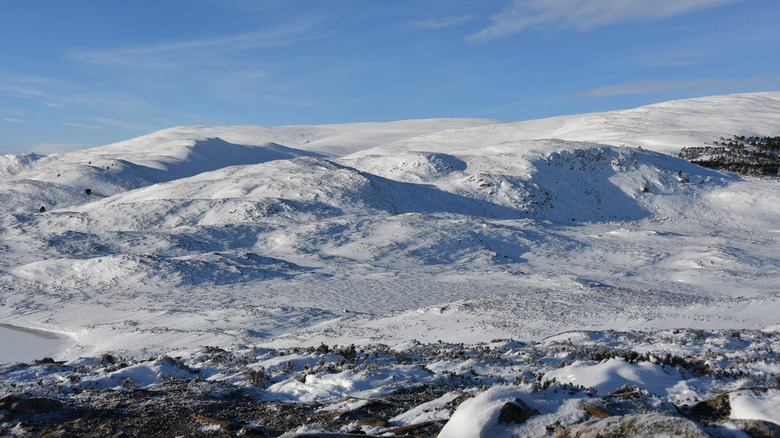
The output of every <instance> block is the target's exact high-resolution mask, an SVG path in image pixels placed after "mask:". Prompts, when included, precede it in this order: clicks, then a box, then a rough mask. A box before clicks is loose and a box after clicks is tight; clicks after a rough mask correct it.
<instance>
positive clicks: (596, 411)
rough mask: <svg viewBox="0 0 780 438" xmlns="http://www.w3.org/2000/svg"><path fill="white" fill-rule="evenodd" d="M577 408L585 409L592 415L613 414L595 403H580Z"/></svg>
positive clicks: (609, 415)
mask: <svg viewBox="0 0 780 438" xmlns="http://www.w3.org/2000/svg"><path fill="white" fill-rule="evenodd" d="M579 410H581V411H585V412H587V413H589V414H590V415H592V416H594V417H611V416H613V415H615V414H613V413H612V412H610V411H608V410H607V409H604V408H602V407H601V406H596V405H582V406H580V407H579Z"/></svg>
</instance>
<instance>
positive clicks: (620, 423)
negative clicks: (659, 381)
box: [555, 413, 709, 438]
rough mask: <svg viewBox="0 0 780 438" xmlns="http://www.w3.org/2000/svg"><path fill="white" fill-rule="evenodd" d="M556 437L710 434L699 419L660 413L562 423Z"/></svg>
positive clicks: (702, 436) (702, 437)
mask: <svg viewBox="0 0 780 438" xmlns="http://www.w3.org/2000/svg"><path fill="white" fill-rule="evenodd" d="M555 436H556V438H597V437H600V438H613V437H614V438H618V437H647V436H680V437H688V438H707V437H709V435H708V434H707V433H706V432H705V431H704V430H702V429H701V427H699V425H697V424H696V423H694V422H692V421H690V420H688V419H685V418H682V417H671V416H667V415H661V414H658V413H650V414H638V415H623V416H612V417H606V418H598V419H593V420H590V421H586V422H585V423H582V424H578V425H576V426H572V427H570V428H563V427H562V426H561V427H558V428H557V429H556V430H555Z"/></svg>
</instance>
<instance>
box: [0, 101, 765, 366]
mask: <svg viewBox="0 0 780 438" xmlns="http://www.w3.org/2000/svg"><path fill="white" fill-rule="evenodd" d="M779 131H780V93H753V94H742V95H730V96H716V97H709V98H700V99H688V100H681V101H672V102H665V103H661V104H657V105H650V106H646V107H641V108H637V109H632V110H623V111H612V112H608V113H598V114H586V115H576V116H564V117H555V118H550V119H544V120H535V121H526V122H516V123H507V122H500V121H495V120H476V119H433V120H410V121H400V122H392V123H360V124H347V125H325V126H301V127H295V126H293V127H277V128H266V127H254V126H246V127H240V126H239V127H177V128H171V129H167V130H163V131H159V132H156V133H153V134H149V135H146V136H143V137H139V138H135V139H132V140H128V141H124V142H120V143H116V144H112V145H107V146H102V147H97V148H92V149H86V150H81V151H74V152H62V153H58V154H53V155H50V156H40V155H35V154H21V155H6V156H2V157H0V175H1V176H2V178H1V179H0V236H1V239H0V254H2V257H0V290H1V291H2V295H0V330H1V331H2V334H3V335H4V337H5V338H6V339H9V340H10V339H15V335H12V334H17V335H18V336H23V335H25V336H27V335H30V333H32V335H34V336H33V338H34V339H35V340H37V341H35V342H33V341H31V343H30V344H28V348H20V349H18V350H15V351H12V350H11V349H10V348H11V347H6V350H5V352H3V353H0V362H5V361H13V360H28V359H31V358H35V357H42V356H44V355H51V356H53V357H55V358H58V359H59V358H61V359H66V360H71V359H75V358H77V357H79V356H94V355H98V354H101V353H104V352H112V353H114V354H116V353H120V354H124V355H128V356H134V355H136V356H139V355H146V354H160V353H164V352H168V351H172V350H178V349H190V348H196V347H198V346H203V345H214V346H222V347H230V346H236V345H239V344H241V345H256V346H275V347H291V348H292V347H296V346H299V347H300V346H316V345H319V344H320V343H326V344H332V343H334V342H336V343H338V344H341V345H346V344H352V343H355V344H358V345H369V344H371V345H375V344H390V345H395V344H402V343H404V342H407V341H408V340H410V339H416V340H417V341H419V342H423V343H427V342H431V343H435V342H440V341H444V342H450V343H460V342H466V343H472V344H473V343H479V342H489V341H491V340H493V339H508V338H511V339H517V340H521V341H540V340H542V339H544V338H546V337H549V336H553V335H556V334H559V333H562V332H566V331H572V330H624V331H625V330H642V331H648V330H661V329H672V328H674V329H707V330H716V329H760V330H765V331H767V332H772V333H776V332H777V331H778V330H780V317H778V315H780V303H779V302H778V300H780V251H778V250H779V249H780V184H778V183H777V182H776V181H770V180H747V179H743V178H740V177H738V176H736V175H733V174H728V173H724V172H719V171H715V170H711V169H705V168H702V167H698V166H695V165H693V164H690V163H688V162H686V161H683V160H681V159H679V158H677V153H678V152H679V150H680V148H682V147H690V146H699V145H703V144H704V143H705V142H711V141H714V140H717V139H718V138H720V137H722V136H731V135H734V134H743V135H777V134H778V133H780V132H779ZM41 207H43V208H41ZM41 210H44V211H41ZM42 334H43V335H46V336H48V338H47V339H45V342H43V341H42V340H41V339H42V338H41V335H42ZM33 338H31V339H33ZM6 342H11V341H6ZM774 366H775V367H777V364H775V365H774Z"/></svg>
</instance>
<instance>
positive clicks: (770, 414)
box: [729, 389, 780, 424]
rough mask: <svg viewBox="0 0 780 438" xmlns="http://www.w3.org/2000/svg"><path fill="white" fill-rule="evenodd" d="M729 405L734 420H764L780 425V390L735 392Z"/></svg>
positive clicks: (730, 398)
mask: <svg viewBox="0 0 780 438" xmlns="http://www.w3.org/2000/svg"><path fill="white" fill-rule="evenodd" d="M729 403H730V404H731V415H730V418H732V419H735V420H764V421H771V422H772V423H775V424H780V389H768V390H766V391H765V392H759V391H751V390H743V391H738V392H733V393H731V394H729Z"/></svg>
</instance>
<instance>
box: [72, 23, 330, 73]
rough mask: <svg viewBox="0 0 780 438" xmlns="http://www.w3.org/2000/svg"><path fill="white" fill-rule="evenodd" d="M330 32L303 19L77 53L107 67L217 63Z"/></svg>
mask: <svg viewBox="0 0 780 438" xmlns="http://www.w3.org/2000/svg"><path fill="white" fill-rule="evenodd" d="M329 34H330V32H329V31H318V30H316V29H315V28H314V23H309V22H304V23H298V24H296V25H287V26H279V27H277V28H273V29H265V30H262V31H256V32H248V33H241V34H237V35H230V36H219V37H213V38H201V39H192V40H183V41H174V42H162V43H158V44H152V45H145V46H135V47H122V48H115V49H110V50H96V51H83V52H79V53H77V54H76V55H75V56H76V58H78V59H81V60H83V61H85V62H88V63H90V64H93V65H101V66H106V67H122V68H127V67H130V68H145V69H161V68H174V67H181V66H187V65H193V64H216V63H220V62H223V61H224V60H225V59H226V58H228V57H230V56H231V55H239V54H241V53H242V52H245V51H246V50H252V49H258V48H269V47H287V46H293V45H296V44H300V43H302V42H304V41H308V40H314V39H319V38H323V37H325V36H326V35H329Z"/></svg>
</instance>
